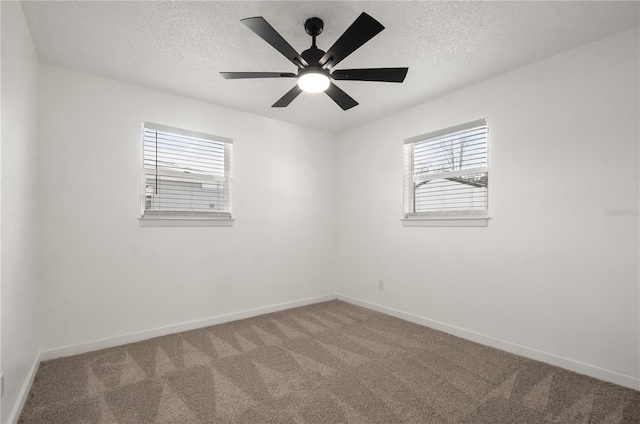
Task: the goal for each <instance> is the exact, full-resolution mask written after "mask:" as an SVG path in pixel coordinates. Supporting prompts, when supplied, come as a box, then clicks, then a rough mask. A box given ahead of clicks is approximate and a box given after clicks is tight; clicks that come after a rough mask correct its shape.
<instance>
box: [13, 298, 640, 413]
mask: <svg viewBox="0 0 640 424" xmlns="http://www.w3.org/2000/svg"><path fill="white" fill-rule="evenodd" d="M19 422H20V423H22V424H27V423H46V424H80V423H82V424H89V423H95V424H101V423H109V424H111V423H122V424H124V423H158V424H160V423H166V424H169V423H171V424H180V423H185V424H191V423H194V424H195V423H198V424H200V423H221V424H226V423H251V424H253V423H274V424H275V423H278V424H288V423H291V424H293V423H296V424H300V423H309V424H316V423H331V424H334V423H357V424H373V423H384V424H392V423H415V424H418V423H419V424H427V423H509V424H517V423H585V424H586V423H607V424H614V423H640V392H637V391H634V390H630V389H625V388H623V387H620V386H616V385H614V384H609V383H605V382H602V381H598V380H595V379H593V378H590V377H586V376H583V375H579V374H576V373H573V372H570V371H566V370H563V369H560V368H556V367H553V366H550V365H546V364H543V363H540V362H536V361H533V360H530V359H526V358H522V357H519V356H515V355H512V354H509V353H505V352H502V351H500V350H496V349H493V348H490V347H486V346H482V345H479V344H476V343H473V342H469V341H466V340H463V339H460V338H457V337H453V336H450V335H447V334H445V333H442V332H439V331H435V330H432V329H429V328H425V327H422V326H419V325H416V324H412V323H409V322H406V321H402V320H399V319H396V318H393V317H390V316H387V315H384V314H380V313H377V312H373V311H370V310H367V309H363V308H359V307H356V306H353V305H350V304H348V303H344V302H340V301H332V302H327V303H321V304H316V305H311V306H306V307H302V308H296V309H291V310H287V311H283V312H277V313H273V314H268V315H263V316H260V317H255V318H250V319H245V320H242V321H235V322H231V323H227V324H221V325H216V326H211V327H206V328H202V329H198V330H193V331H188V332H184V333H179V334H174V335H170V336H164V337H158V338H155V339H151V340H147V341H144V342H140V343H133V344H129V345H125V346H120V347H115V348H110V349H104V350H101V351H97V352H91V353H87V354H83V355H77V356H72V357H66V358H60V359H55V360H51V361H46V362H43V363H42V364H40V367H39V369H38V372H37V375H36V378H35V381H34V383H33V387H32V389H31V392H30V394H29V396H28V400H27V402H26V405H25V407H24V409H23V412H22V415H21V416H20V421H19Z"/></svg>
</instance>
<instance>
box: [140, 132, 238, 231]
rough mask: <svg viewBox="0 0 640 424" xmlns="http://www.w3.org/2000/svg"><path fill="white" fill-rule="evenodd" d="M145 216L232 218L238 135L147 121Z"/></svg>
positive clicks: (143, 210) (166, 218)
mask: <svg viewBox="0 0 640 424" xmlns="http://www.w3.org/2000/svg"><path fill="white" fill-rule="evenodd" d="M142 139H143V152H144V165H143V176H142V178H143V185H142V221H145V220H160V219H162V220H170V219H173V220H183V221H184V220H192V221H199V222H200V223H202V222H203V221H206V220H211V221H212V220H219V221H224V220H226V221H228V222H230V221H231V186H232V181H233V179H232V167H231V164H232V153H233V144H232V140H230V139H226V138H223V137H217V136H211V135H207V134H200V133H196V132H193V131H187V130H181V129H177V128H170V127H165V126H162V125H158V124H151V123H145V124H144V126H143V137H142Z"/></svg>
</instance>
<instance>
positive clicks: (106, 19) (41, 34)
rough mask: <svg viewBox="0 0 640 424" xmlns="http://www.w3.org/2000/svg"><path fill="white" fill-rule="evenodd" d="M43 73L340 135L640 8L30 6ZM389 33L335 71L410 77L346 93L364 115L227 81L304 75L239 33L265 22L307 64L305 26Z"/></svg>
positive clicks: (325, 38) (281, 86) (562, 46)
mask: <svg viewBox="0 0 640 424" xmlns="http://www.w3.org/2000/svg"><path fill="white" fill-rule="evenodd" d="M22 4H23V9H24V12H25V16H26V18H27V23H28V25H29V29H30V31H31V35H32V38H33V41H34V44H35V47H36V51H37V53H38V56H39V59H40V61H41V62H43V63H47V64H52V65H58V66H63V67H66V68H70V69H75V70H78V71H83V72H87V73H91V74H95V75H100V76H103V77H107V78H112V79H115V80H119V81H124V82H128V83H133V84H137V85H140V86H144V87H149V88H154V89H158V90H162V91H165V92H170V93H174V94H179V95H182V96H186V97H191V98H194V99H198V100H202V101H206V102H210V103H213V104H217V105H221V106H226V107H229V108H233V109H238V110H243V111H246V112H250V113H255V114H258V115H262V116H266V117H270V118H275V119H278V120H281V121H285V122H291V123H295V124H299V125H303V126H306V127H310V128H316V129H319V130H324V131H327V132H330V133H341V132H343V131H346V130H349V129H351V128H355V127H357V126H360V125H363V124H365V123H367V122H370V121H373V120H376V119H379V118H381V117H384V116H387V115H390V114H393V113H396V112H399V111H401V110H404V109H407V108H409V107H411V106H414V105H417V104H420V103H423V102H425V101H427V100H430V99H433V98H435V97H438V96H441V95H443V94H446V93H448V92H451V91H453V90H455V89H458V88H461V87H464V86H467V85H470V84H473V83H475V82H478V81H482V80H484V79H487V78H490V77H493V76H495V75H498V74H501V73H504V72H506V71H509V70H512V69H515V68H518V67H520V66H523V65H526V64H529V63H532V62H535V61H537V60H540V59H542V58H545V57H548V56H551V55H554V54H557V53H560V52H562V51H566V50H569V49H571V48H574V47H577V46H580V45H583V44H586V43H589V42H592V41H595V40H597V39H600V38H603V37H606V36H608V35H612V34H615V33H617V32H621V31H624V30H627V29H630V28H632V27H635V26H638V23H639V19H638V16H639V3H638V2H635V1H634V2H610V1H605V2H578V1H570V2H558V1H551V2H536V1H534V2H511V1H507V2H400V1H395V2H350V1H344V2H342V1H340V2H328V1H309V2H276V1H263V2H245V1H233V2H182V1H171V2H157V1H129V2H122V1H121V2H103V1H95V2H71V1H64V2H58V1H45V2H32V1H24V2H23V3H22ZM363 11H364V12H367V13H368V14H370V15H371V16H373V17H374V18H376V19H377V20H378V21H380V22H381V23H382V24H383V25H384V26H385V27H386V29H385V30H384V31H382V32H381V33H380V34H378V35H377V36H376V37H374V38H373V39H372V40H371V41H369V42H368V43H367V44H365V45H364V46H363V47H361V48H360V49H359V50H357V51H356V52H355V53H353V54H352V55H351V56H349V57H348V58H346V59H345V60H344V61H342V62H341V63H340V64H339V65H338V66H336V69H341V68H342V69H345V68H369V67H400V66H408V67H409V73H408V75H407V78H406V80H405V82H404V83H403V84H394V83H378V82H356V81H339V82H337V84H336V85H338V86H339V87H341V88H342V89H343V90H345V91H346V92H347V93H348V94H350V95H351V96H352V97H353V98H354V99H356V100H357V101H358V102H359V103H360V105H359V106H356V107H355V108H353V109H351V110H348V111H346V112H345V111H342V109H340V108H339V107H338V106H337V105H336V104H335V103H333V101H332V100H331V99H330V98H329V97H328V96H326V95H325V94H323V93H320V94H307V93H303V94H302V95H300V96H299V97H298V98H297V99H296V100H294V102H293V103H292V104H291V105H290V106H289V107H287V108H283V109H275V108H271V107H270V106H271V105H272V104H273V103H274V102H275V101H276V100H278V99H279V98H280V97H281V96H282V95H283V94H284V93H285V92H287V91H288V90H289V89H290V88H291V87H293V85H294V84H295V80H294V79H267V80H225V79H223V78H222V77H221V76H220V75H219V74H218V72H220V71H277V72H295V71H296V68H295V66H294V65H292V64H291V62H289V61H288V60H287V59H286V58H284V57H283V56H282V55H280V53H278V52H277V51H276V50H275V49H273V48H272V47H271V46H269V45H268V44H267V43H265V42H264V41H263V40H262V39H261V38H259V37H258V36H257V35H255V34H254V33H253V32H251V31H250V30H249V29H248V28H246V27H245V26H244V25H242V24H241V23H240V19H243V18H247V17H252V16H263V17H264V18H265V19H266V20H267V21H268V22H269V23H270V24H271V25H272V26H273V27H274V28H275V29H276V30H277V31H278V32H280V34H281V35H282V36H283V37H284V38H285V39H286V40H287V41H288V42H289V43H290V44H291V45H292V46H293V47H294V48H295V49H296V50H297V51H299V52H301V51H303V50H305V49H307V48H309V46H310V45H311V38H310V37H309V36H308V35H307V34H306V33H305V32H304V28H303V23H304V21H305V20H306V19H307V18H310V17H313V16H318V17H320V18H322V19H323V20H324V22H325V29H324V32H323V33H322V34H321V35H320V36H319V37H318V46H319V47H320V48H321V49H323V50H327V49H328V48H329V47H330V46H331V45H332V44H333V43H334V42H335V40H336V39H337V38H338V37H339V36H340V35H341V34H342V32H344V30H346V29H347V27H348V26H349V25H351V23H352V22H353V21H354V20H355V19H356V18H357V17H358V15H359V14H360V13H361V12H363Z"/></svg>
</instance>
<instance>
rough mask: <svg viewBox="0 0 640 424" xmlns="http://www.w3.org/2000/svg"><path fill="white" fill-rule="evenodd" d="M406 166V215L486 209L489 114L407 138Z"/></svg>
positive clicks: (482, 212)
mask: <svg viewBox="0 0 640 424" xmlns="http://www.w3.org/2000/svg"><path fill="white" fill-rule="evenodd" d="M404 169H405V173H404V174H405V175H404V214H405V218H407V219H410V218H412V217H413V218H423V217H430V216H431V217H442V216H478V215H486V213H487V209H488V186H489V171H488V163H487V122H486V120H484V119H482V120H479V121H474V122H469V123H466V124H463V125H458V126H456V127H452V128H447V129H445V130H441V131H437V132H434V133H430V134H426V135H423V136H418V137H413V138H411V139H408V140H406V141H405V145H404Z"/></svg>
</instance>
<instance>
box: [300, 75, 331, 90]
mask: <svg viewBox="0 0 640 424" xmlns="http://www.w3.org/2000/svg"><path fill="white" fill-rule="evenodd" d="M329 84H330V81H329V77H328V76H327V75H326V74H323V73H320V72H307V73H304V74H302V75H300V76H299V77H298V87H300V89H301V90H302V91H306V92H307V93H320V92H322V91H324V90H326V89H327V88H329Z"/></svg>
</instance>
